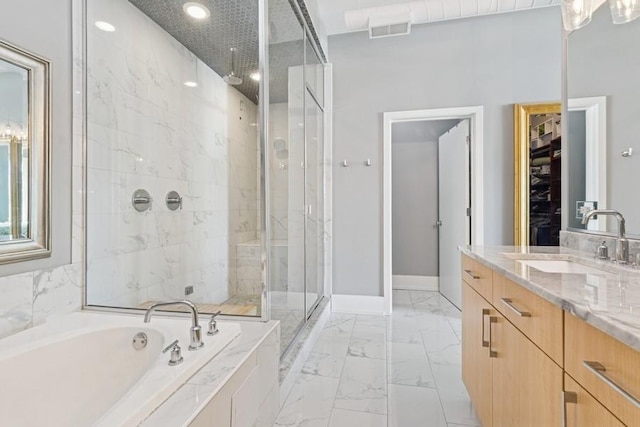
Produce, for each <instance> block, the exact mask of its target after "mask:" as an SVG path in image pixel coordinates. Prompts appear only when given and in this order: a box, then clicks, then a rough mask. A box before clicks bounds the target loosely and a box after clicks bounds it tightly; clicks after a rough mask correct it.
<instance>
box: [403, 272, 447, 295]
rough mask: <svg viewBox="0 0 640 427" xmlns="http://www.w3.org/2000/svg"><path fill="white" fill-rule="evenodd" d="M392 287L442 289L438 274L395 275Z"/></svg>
mask: <svg viewBox="0 0 640 427" xmlns="http://www.w3.org/2000/svg"><path fill="white" fill-rule="evenodd" d="M392 289H402V290H407V291H435V292H437V291H438V290H439V289H440V285H439V278H438V276H400V275H395V274H394V275H393V277H392Z"/></svg>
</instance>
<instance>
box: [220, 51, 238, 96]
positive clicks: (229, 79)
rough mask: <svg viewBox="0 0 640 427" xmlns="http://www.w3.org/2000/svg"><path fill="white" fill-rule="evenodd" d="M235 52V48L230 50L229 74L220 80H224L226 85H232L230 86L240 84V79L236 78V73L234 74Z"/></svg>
mask: <svg viewBox="0 0 640 427" xmlns="http://www.w3.org/2000/svg"><path fill="white" fill-rule="evenodd" d="M236 51H237V49H236V48H235V47H232V48H231V72H230V73H229V74H227V75H226V76H224V77H223V78H222V80H224V82H225V83H226V84H228V85H232V86H237V85H239V84H242V79H241V78H240V77H238V76H236V73H235V70H236Z"/></svg>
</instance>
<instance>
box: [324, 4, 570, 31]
mask: <svg viewBox="0 0 640 427" xmlns="http://www.w3.org/2000/svg"><path fill="white" fill-rule="evenodd" d="M407 2H409V0H319V1H318V9H319V14H320V19H321V20H322V23H323V24H324V26H325V28H326V30H327V33H328V34H329V35H332V34H341V33H347V32H350V31H351V30H349V29H348V28H347V26H346V24H345V19H344V13H345V12H346V11H350V10H356V9H368V8H373V7H382V6H389V5H396V4H402V3H407ZM424 3H425V4H426V9H427V11H428V16H426V17H424V18H423V19H418V20H416V21H415V22H414V24H422V23H427V22H435V21H444V20H448V19H458V18H468V17H473V16H481V15H488V14H494V13H504V12H515V11H519V10H527V9H533V8H537V7H547V6H554V5H559V4H560V0H424Z"/></svg>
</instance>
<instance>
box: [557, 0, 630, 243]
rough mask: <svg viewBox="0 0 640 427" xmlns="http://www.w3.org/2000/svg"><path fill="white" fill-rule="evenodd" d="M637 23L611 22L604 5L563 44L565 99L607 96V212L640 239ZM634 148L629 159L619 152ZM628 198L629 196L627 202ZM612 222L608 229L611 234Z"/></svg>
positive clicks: (614, 228) (606, 6) (613, 228)
mask: <svg viewBox="0 0 640 427" xmlns="http://www.w3.org/2000/svg"><path fill="white" fill-rule="evenodd" d="M638 40H640V21H633V22H630V23H628V24H624V25H614V24H613V23H612V22H611V15H610V13H609V7H608V5H607V4H606V3H605V4H604V5H602V6H601V7H600V8H599V9H598V10H597V11H596V12H595V13H594V16H593V20H592V21H591V23H590V24H589V25H587V26H586V27H584V28H581V29H580V30H578V31H574V32H573V33H571V35H570V36H569V42H568V53H567V54H568V65H567V74H568V77H567V79H568V87H567V91H568V96H569V98H581V97H587V96H606V97H607V196H608V203H607V204H608V206H606V207H608V208H612V209H617V210H619V211H620V212H622V214H623V215H624V216H625V218H626V219H627V231H628V232H629V233H633V234H640V198H638V197H637V196H636V195H637V186H638V184H637V182H638V178H640V155H636V152H638V153H640V139H639V138H638V135H639V134H640V120H638V117H640V98H639V97H638V93H640V81H639V80H638V76H639V75H640V56H639V55H638V54H637V52H638ZM629 147H633V149H634V155H633V156H632V157H627V158H623V157H621V156H620V153H621V152H622V151H624V150H626V149H628V148H629ZM630 195H631V197H630ZM612 224H615V222H613V223H612V222H610V223H609V226H610V228H609V230H612V231H616V230H617V228H616V226H615V225H612Z"/></svg>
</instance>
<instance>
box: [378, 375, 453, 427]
mask: <svg viewBox="0 0 640 427" xmlns="http://www.w3.org/2000/svg"><path fill="white" fill-rule="evenodd" d="M417 426H429V427H447V421H446V419H445V415H444V412H443V411H442V406H441V405H440V399H439V397H438V391H437V390H435V389H430V388H420V387H409V386H404V385H397V384H390V385H389V427H417Z"/></svg>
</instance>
